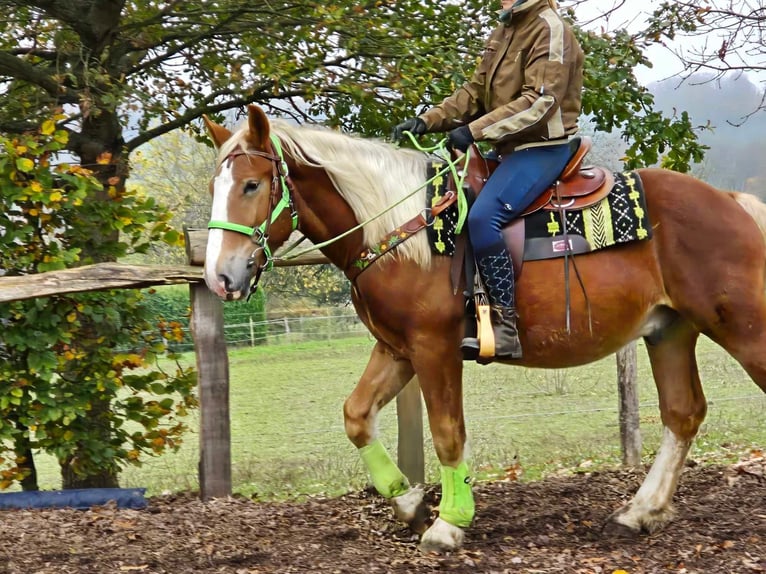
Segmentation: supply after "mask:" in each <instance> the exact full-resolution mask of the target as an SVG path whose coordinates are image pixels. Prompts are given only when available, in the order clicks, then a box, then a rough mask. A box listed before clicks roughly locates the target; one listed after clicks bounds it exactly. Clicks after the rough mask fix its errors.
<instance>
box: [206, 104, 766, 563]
mask: <svg viewBox="0 0 766 574" xmlns="http://www.w3.org/2000/svg"><path fill="white" fill-rule="evenodd" d="M205 123H206V125H207V128H208V131H209V133H210V135H211V138H212V140H213V141H214V143H215V145H216V147H217V148H218V151H219V155H218V163H217V168H216V171H215V175H214V177H213V179H212V183H211V186H210V190H211V193H212V195H213V207H212V218H211V219H212V221H211V223H210V228H211V230H210V235H209V240H208V246H207V252H206V259H205V280H206V282H207V285H208V286H209V288H210V289H211V290H212V291H213V292H215V293H216V294H217V295H219V296H220V297H222V298H226V299H238V298H241V297H244V296H246V295H247V294H248V293H249V290H250V289H251V285H250V283H251V281H252V280H253V277H254V276H255V280H256V281H257V278H258V276H259V275H260V271H261V270H262V269H263V268H264V267H267V263H268V259H269V258H270V254H271V251H272V250H274V249H276V248H277V247H279V246H280V245H282V244H283V243H284V242H285V241H286V240H287V239H288V236H289V235H290V234H291V232H292V231H293V229H294V228H297V229H298V230H299V231H300V232H302V233H303V234H304V235H305V236H306V237H307V238H309V239H310V240H311V241H312V242H313V243H314V244H316V245H320V244H321V245H320V246H321V251H322V252H323V253H324V254H325V255H326V256H327V258H328V259H329V260H330V261H331V262H332V263H333V264H335V265H336V266H337V267H338V268H340V269H341V270H343V271H344V272H345V273H346V274H347V275H348V276H349V278H352V287H353V288H352V298H353V303H354V306H355V308H356V311H357V313H358V314H359V317H360V319H361V320H362V321H363V322H364V324H365V325H366V326H367V328H368V329H369V330H370V332H371V333H372V335H373V336H374V337H375V339H376V341H377V342H376V344H375V346H374V348H373V350H372V355H371V357H370V360H369V363H368V365H367V367H366V369H365V371H364V373H363V374H362V377H361V379H360V380H359V382H358V384H357V385H356V388H355V389H354V391H353V392H352V393H351V395H350V396H349V397H348V399H347V400H346V402H345V405H344V409H343V414H344V420H345V429H346V434H347V435H348V437H349V439H350V440H351V442H352V443H353V444H354V445H355V446H356V447H357V448H358V449H359V452H360V455H361V457H362V459H363V460H364V462H365V465H366V467H367V469H368V471H369V473H370V475H371V479H372V483H373V485H374V486H375V487H376V489H377V490H378V491H379V492H380V493H381V494H382V495H383V496H385V497H386V498H388V499H390V502H391V504H392V506H393V508H394V512H395V514H396V516H397V517H398V518H400V519H401V520H403V521H404V522H406V523H407V524H409V525H410V527H411V528H413V530H415V531H416V532H419V533H422V537H421V541H420V547H421V549H423V550H424V551H449V550H454V549H456V548H458V547H460V545H461V544H462V542H463V538H464V529H465V528H467V527H468V526H469V525H470V524H471V521H472V519H473V517H474V501H473V495H472V492H471V480H470V471H469V467H468V463H467V461H466V460H465V458H464V457H465V448H466V444H465V443H466V433H465V424H464V419H463V401H462V367H463V363H462V361H463V359H462V356H461V352H460V341H461V338H462V336H463V333H464V331H463V329H464V300H463V295H462V294H461V293H457V294H455V292H454V291H453V288H452V285H451V281H450V261H451V260H450V258H449V257H443V256H432V254H431V251H430V248H429V244H428V240H427V237H426V234H425V233H416V234H414V235H413V236H412V237H411V239H409V240H408V241H406V242H404V243H402V244H400V245H398V247H397V248H396V249H392V250H391V251H388V252H387V253H386V254H385V255H384V256H382V257H380V258H379V259H378V260H377V261H375V262H374V264H372V265H370V266H369V267H367V268H366V269H365V270H364V272H363V273H361V274H357V272H356V270H355V267H356V265H357V264H358V261H359V257H360V254H361V253H363V252H365V250H369V249H371V248H372V249H373V250H374V249H375V248H376V246H378V247H377V249H378V251H380V246H379V242H380V240H381V238H384V237H385V236H386V235H387V234H388V233H389V232H391V231H393V230H395V229H396V228H397V227H398V226H401V225H402V224H403V223H405V222H407V221H409V220H410V219H411V218H412V217H413V216H415V215H417V214H418V213H419V212H421V211H422V210H423V206H424V205H425V191H424V187H425V185H424V182H425V181H426V173H427V172H426V165H427V163H428V161H430V160H429V158H427V156H426V155H425V154H423V153H420V152H416V151H413V150H406V149H399V148H396V147H394V146H392V145H389V144H387V143H384V142H381V141H376V140H372V139H363V138H360V137H354V136H349V135H344V134H342V133H338V132H336V131H332V130H328V129H322V128H311V127H306V126H295V125H290V124H288V123H285V122H281V121H273V122H270V121H269V120H268V119H267V117H266V115H265V114H264V112H263V111H262V110H261V109H260V108H258V107H256V106H250V107H249V117H248V121H247V122H246V123H245V124H244V125H243V127H241V128H240V129H238V130H237V131H235V132H233V133H232V132H231V131H229V130H228V129H226V128H224V127H222V126H220V125H217V124H215V123H213V122H211V121H210V120H208V119H207V118H205ZM637 173H638V175H639V176H640V178H641V180H642V182H643V186H644V189H645V194H646V204H647V208H648V215H649V220H650V222H651V223H652V224H653V236H652V238H651V239H649V240H645V241H640V242H634V243H629V244H625V245H622V246H616V247H611V248H608V249H604V250H600V251H596V252H593V253H588V254H586V255H578V256H577V260H576V264H577V270H578V271H579V274H580V276H581V277H582V281H583V284H584V288H585V290H586V292H587V296H588V297H587V298H588V299H589V302H590V310H589V311H588V309H587V305H586V303H587V301H586V297H585V296H583V294H582V292H581V290H580V289H572V290H571V301H570V305H571V325H570V329H569V330H567V328H566V325H565V316H566V309H565V279H564V269H563V267H564V265H563V262H562V260H561V259H559V260H543V261H531V262H527V263H526V265H525V267H524V272H523V274H522V275H521V277H520V280H519V282H518V286H517V289H518V292H517V293H518V311H519V317H520V331H521V341H522V347H523V349H524V357H523V359H521V360H518V361H508V362H509V363H512V364H516V365H525V366H528V367H553V368H561V367H570V366H576V365H583V364H586V363H590V362H592V361H596V360H597V359H600V358H602V357H605V356H606V355H609V354H611V353H615V352H616V351H618V350H619V349H621V348H622V347H623V346H625V345H626V344H628V343H629V342H631V341H633V340H634V339H636V338H638V337H644V338H645V339H646V343H647V345H646V346H647V350H648V352H649V357H650V361H651V366H652V371H653V374H654V379H655V382H656V386H657V391H658V393H659V405H660V411H661V415H662V423H663V425H664V432H663V437H662V442H661V445H660V448H659V451H658V453H657V457H656V460H655V461H654V464H653V465H652V467H651V469H650V470H649V472H648V474H647V476H646V478H645V480H644V481H643V484H642V485H641V487H640V488H639V489H638V491H637V493H636V494H635V496H634V497H633V499H632V500H631V501H630V502H628V503H627V504H626V505H624V506H623V507H622V508H620V509H619V510H618V511H617V512H615V513H614V514H613V515H612V516H610V517H609V518H608V521H607V525H608V526H610V527H612V528H616V529H618V530H621V531H625V532H632V533H640V532H653V531H655V530H657V529H659V528H661V527H662V526H664V525H665V524H667V523H668V522H669V521H670V520H671V518H672V515H673V510H672V506H671V499H672V497H673V494H674V492H675V490H676V486H677V483H678V479H679V475H680V474H681V470H682V468H683V466H684V460H685V459H686V455H687V453H688V451H689V447H690V446H691V443H692V440H693V438H694V436H695V434H696V433H697V429H698V428H699V426H700V424H701V423H702V421H703V418H704V417H705V412H706V401H705V397H704V395H703V392H702V388H701V385H700V379H699V373H698V370H697V364H696V360H695V354H694V349H695V344H696V342H697V338H698V337H699V336H700V334H704V335H706V336H707V337H709V338H711V339H712V340H713V341H715V342H716V343H718V344H719V345H721V346H722V347H723V348H724V349H726V351H728V352H729V353H730V354H731V355H732V356H733V357H734V358H735V359H736V360H737V361H738V362H739V363H740V364H741V365H742V366H743V367H744V369H745V370H746V371H747V372H748V374H749V375H750V376H751V377H752V379H753V380H754V381H755V382H756V384H757V385H758V386H759V387H760V388H761V389H763V390H764V391H765V392H766V297H765V294H764V274H765V273H766V242H765V241H764V235H765V234H766V206H764V204H762V203H761V202H760V201H759V200H758V199H756V198H755V197H754V196H751V195H747V194H742V193H734V192H726V191H719V190H717V189H714V188H713V187H711V186H709V185H707V184H705V183H703V182H701V181H698V180H697V179H694V178H693V177H690V176H688V175H683V174H679V173H675V172H672V171H666V170H662V169H641V170H638V172H637ZM413 192H414V193H413ZM389 207H390V209H388V210H386V208H389ZM381 212H384V213H382V214H381ZM355 262H356V263H355ZM414 375H417V377H418V379H419V381H420V387H421V390H422V393H423V399H424V401H425V405H426V408H427V412H428V421H429V425H430V428H431V433H432V435H433V443H434V447H435V449H436V454H437V455H438V457H439V461H440V463H441V487H442V490H441V500H440V504H439V513H438V517H437V518H436V519H435V520H434V521H433V522H432V523H430V521H427V520H426V518H427V517H428V516H429V512H428V511H427V510H426V508H425V503H424V501H423V492H422V490H421V489H419V488H417V487H413V486H411V485H410V484H409V483H408V481H407V479H406V478H405V477H404V476H403V474H402V472H401V471H400V470H399V468H398V467H397V466H396V464H395V463H394V462H393V461H392V460H391V458H390V457H389V455H388V453H387V451H386V449H385V447H384V446H383V445H382V444H381V443H380V441H379V440H378V439H377V438H376V436H375V421H376V418H377V415H378V411H380V409H381V408H383V406H385V405H386V404H387V403H388V402H389V401H391V399H393V398H394V397H395V396H396V395H397V393H399V391H401V390H402V388H403V387H404V386H405V385H406V384H407V383H408V382H409V381H410V379H412V377H413V376H414ZM429 523H430V526H428V524H429Z"/></svg>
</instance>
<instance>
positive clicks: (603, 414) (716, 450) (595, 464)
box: [39, 337, 766, 499]
mask: <svg viewBox="0 0 766 574" xmlns="http://www.w3.org/2000/svg"><path fill="white" fill-rule="evenodd" d="M372 346H373V342H372V340H371V339H369V338H367V337H356V338H349V339H339V340H333V341H314V342H304V343H296V344H284V345H268V346H260V347H255V348H247V349H236V350H230V351H229V359H230V367H231V369H230V373H231V399H230V400H231V419H232V461H233V479H234V484H235V490H236V491H237V492H240V493H243V494H245V495H248V496H257V497H259V498H263V499H285V498H294V497H298V498H300V497H304V496H307V495H314V494H326V495H337V494H340V493H343V492H346V491H348V490H350V489H358V488H361V487H363V486H364V485H365V484H366V474H365V471H364V469H363V467H362V466H361V464H360V461H359V457H358V455H357V454H356V450H355V449H354V447H353V446H352V445H351V443H350V442H349V441H348V439H347V438H346V436H345V433H344V430H343V414H342V405H343V401H344V400H345V398H346V397H347V396H348V395H349V393H351V391H352V390H353V388H354V385H355V384H356V381H357V380H358V378H359V376H360V375H361V373H362V371H363V370H364V367H365V365H366V363H367V359H368V356H369V353H370V350H371V348H372ZM697 356H698V361H699V363H700V371H701V374H702V380H703V386H704V388H705V392H706V396H707V398H708V401H709V408H708V416H707V419H706V421H705V423H704V425H703V426H702V428H701V430H700V433H699V435H698V438H697V440H696V444H695V447H694V448H693V450H692V453H691V457H692V458H694V459H696V460H698V461H703V462H705V461H712V462H723V461H729V460H735V459H737V458H738V457H739V456H741V455H742V454H743V453H745V452H747V451H748V450H749V449H751V448H758V447H760V448H762V447H764V446H766V395H764V394H763V393H762V392H761V391H760V389H759V388H758V387H757V386H756V385H755V384H753V382H752V381H751V380H750V379H749V378H748V377H747V375H746V374H745V373H744V371H743V370H742V369H741V368H740V367H739V365H737V364H736V363H735V362H734V361H733V360H732V359H731V358H730V357H729V356H728V355H726V354H725V353H724V352H723V351H722V350H720V349H719V348H718V347H717V346H715V345H713V344H712V343H710V342H709V341H707V340H701V341H700V344H699V346H698V352H697ZM185 360H186V361H188V362H193V360H194V357H193V355H191V354H189V355H188V356H186V357H185ZM638 378H639V397H640V402H641V411H640V412H641V431H642V435H643V440H644V455H645V456H644V461H645V462H650V461H651V456H652V455H653V453H654V451H655V449H656V448H657V446H658V444H659V437H660V431H661V425H660V423H659V411H658V409H657V406H656V405H657V396H656V392H655V390H654V383H653V381H652V378H651V372H650V370H649V366H648V360H647V357H646V353H645V351H644V349H643V344H642V343H639V349H638ZM464 392H465V413H466V425H467V430H468V434H469V440H470V448H471V459H472V464H473V466H474V468H475V469H476V470H477V471H478V472H477V474H478V476H479V477H480V478H498V477H502V476H504V474H505V471H504V469H505V468H507V467H509V466H512V465H514V464H516V463H518V464H519V465H520V466H521V468H522V470H523V475H522V479H525V480H534V479H538V478H540V477H543V476H546V475H550V474H555V473H570V472H577V471H579V470H583V469H588V470H593V469H606V468H612V467H616V466H618V465H619V463H620V443H619V429H618V423H617V389H616V369H615V359H614V357H609V358H607V359H604V360H602V361H599V362H597V363H593V364H591V365H588V366H584V367H578V368H574V369H567V370H561V371H543V370H531V369H523V368H511V367H507V366H502V365H488V366H480V365H476V364H466V368H465V382H464ZM395 417H396V408H395V406H394V405H393V404H392V405H389V407H388V408H386V409H384V411H383V412H382V413H381V415H380V417H379V425H378V426H379V430H380V436H381V439H382V441H383V442H384V444H385V445H387V446H388V448H389V449H390V451H391V452H392V455H393V456H395V454H396V440H397V431H396V418H395ZM189 424H190V426H191V427H192V428H193V429H196V428H197V424H198V413H194V414H193V415H191V416H190V418H189ZM197 442H198V436H197V435H196V432H194V431H193V432H192V433H190V434H189V435H188V436H187V438H186V442H185V444H184V446H183V447H182V448H181V450H180V451H179V452H178V453H175V454H171V455H165V456H162V457H160V458H157V459H151V460H149V461H148V462H147V463H146V464H145V465H143V466H142V467H139V468H133V467H131V468H128V469H126V470H125V472H124V473H123V475H122V477H121V483H122V485H123V486H147V487H148V489H149V493H150V494H157V493H160V492H163V491H177V490H183V489H192V490H194V489H197V487H198V485H197V459H198V454H197V448H198V445H197ZM425 443H426V444H425V447H426V461H427V469H426V475H427V480H428V481H429V482H436V481H437V480H438V462H437V460H436V458H435V456H434V454H433V445H432V443H431V438H430V434H429V433H428V431H427V425H426V437H425ZM39 464H40V470H41V477H42V484H41V486H42V487H43V488H58V486H59V481H58V473H57V469H56V467H55V464H54V463H53V462H52V461H51V460H49V459H44V458H41V460H40V461H39Z"/></svg>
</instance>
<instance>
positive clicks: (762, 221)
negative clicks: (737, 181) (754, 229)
mask: <svg viewBox="0 0 766 574" xmlns="http://www.w3.org/2000/svg"><path fill="white" fill-rule="evenodd" d="M731 194H732V195H733V196H734V199H735V200H736V201H737V203H739V204H740V205H741V206H742V208H743V209H744V210H745V211H747V213H748V214H749V215H750V217H752V218H753V219H754V220H755V222H756V223H757V224H758V227H759V228H760V230H761V233H763V238H764V241H766V203H763V202H762V201H761V200H760V199H758V197H756V196H755V195H752V194H750V193H740V192H738V191H732V192H731Z"/></svg>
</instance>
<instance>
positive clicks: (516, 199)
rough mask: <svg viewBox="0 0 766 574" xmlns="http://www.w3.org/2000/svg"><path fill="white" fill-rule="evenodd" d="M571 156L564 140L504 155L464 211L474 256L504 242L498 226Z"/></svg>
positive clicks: (517, 212)
mask: <svg viewBox="0 0 766 574" xmlns="http://www.w3.org/2000/svg"><path fill="white" fill-rule="evenodd" d="M571 157H572V150H571V148H570V146H569V144H568V143H563V144H560V145H552V146H541V147H531V148H526V149H523V150H520V151H516V152H513V153H512V154H510V155H509V156H507V157H504V158H503V159H502V160H501V162H500V165H498V166H497V169H495V171H494V173H493V174H492V175H491V176H490V178H489V179H488V180H487V183H486V184H485V185H484V188H483V189H482V191H481V193H480V194H479V196H478V197H477V198H476V202H475V203H474V204H473V206H472V207H471V210H470V211H469V212H468V232H469V234H470V237H471V245H472V246H473V249H474V253H475V254H476V256H477V257H482V256H484V255H485V254H487V253H489V252H494V251H496V250H497V249H498V247H499V246H502V245H504V242H503V236H502V233H501V229H502V228H503V226H504V225H506V224H507V223H510V222H511V221H513V220H514V219H516V218H517V217H518V216H520V215H521V214H522V212H523V211H524V210H525V209H526V208H527V207H529V206H530V205H531V204H532V202H533V201H534V200H535V199H537V197H538V196H539V195H540V194H541V193H542V192H543V191H545V188H547V187H548V186H549V185H550V184H551V182H553V181H554V180H555V179H556V177H557V176H558V175H559V174H560V173H561V172H562V171H563V169H564V168H565V167H566V164H567V162H568V161H569V159H570V158H571Z"/></svg>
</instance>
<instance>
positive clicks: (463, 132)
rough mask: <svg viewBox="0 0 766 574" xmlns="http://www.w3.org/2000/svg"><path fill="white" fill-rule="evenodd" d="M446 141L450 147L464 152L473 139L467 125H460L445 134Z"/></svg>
mask: <svg viewBox="0 0 766 574" xmlns="http://www.w3.org/2000/svg"><path fill="white" fill-rule="evenodd" d="M447 141H448V143H449V145H450V146H451V147H453V148H455V149H457V150H460V151H462V152H463V153H465V152H466V151H468V146H470V145H471V144H472V143H473V142H474V139H473V135H471V130H470V129H469V128H468V126H460V127H459V128H455V129H454V130H452V131H450V133H449V134H448V135H447Z"/></svg>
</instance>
